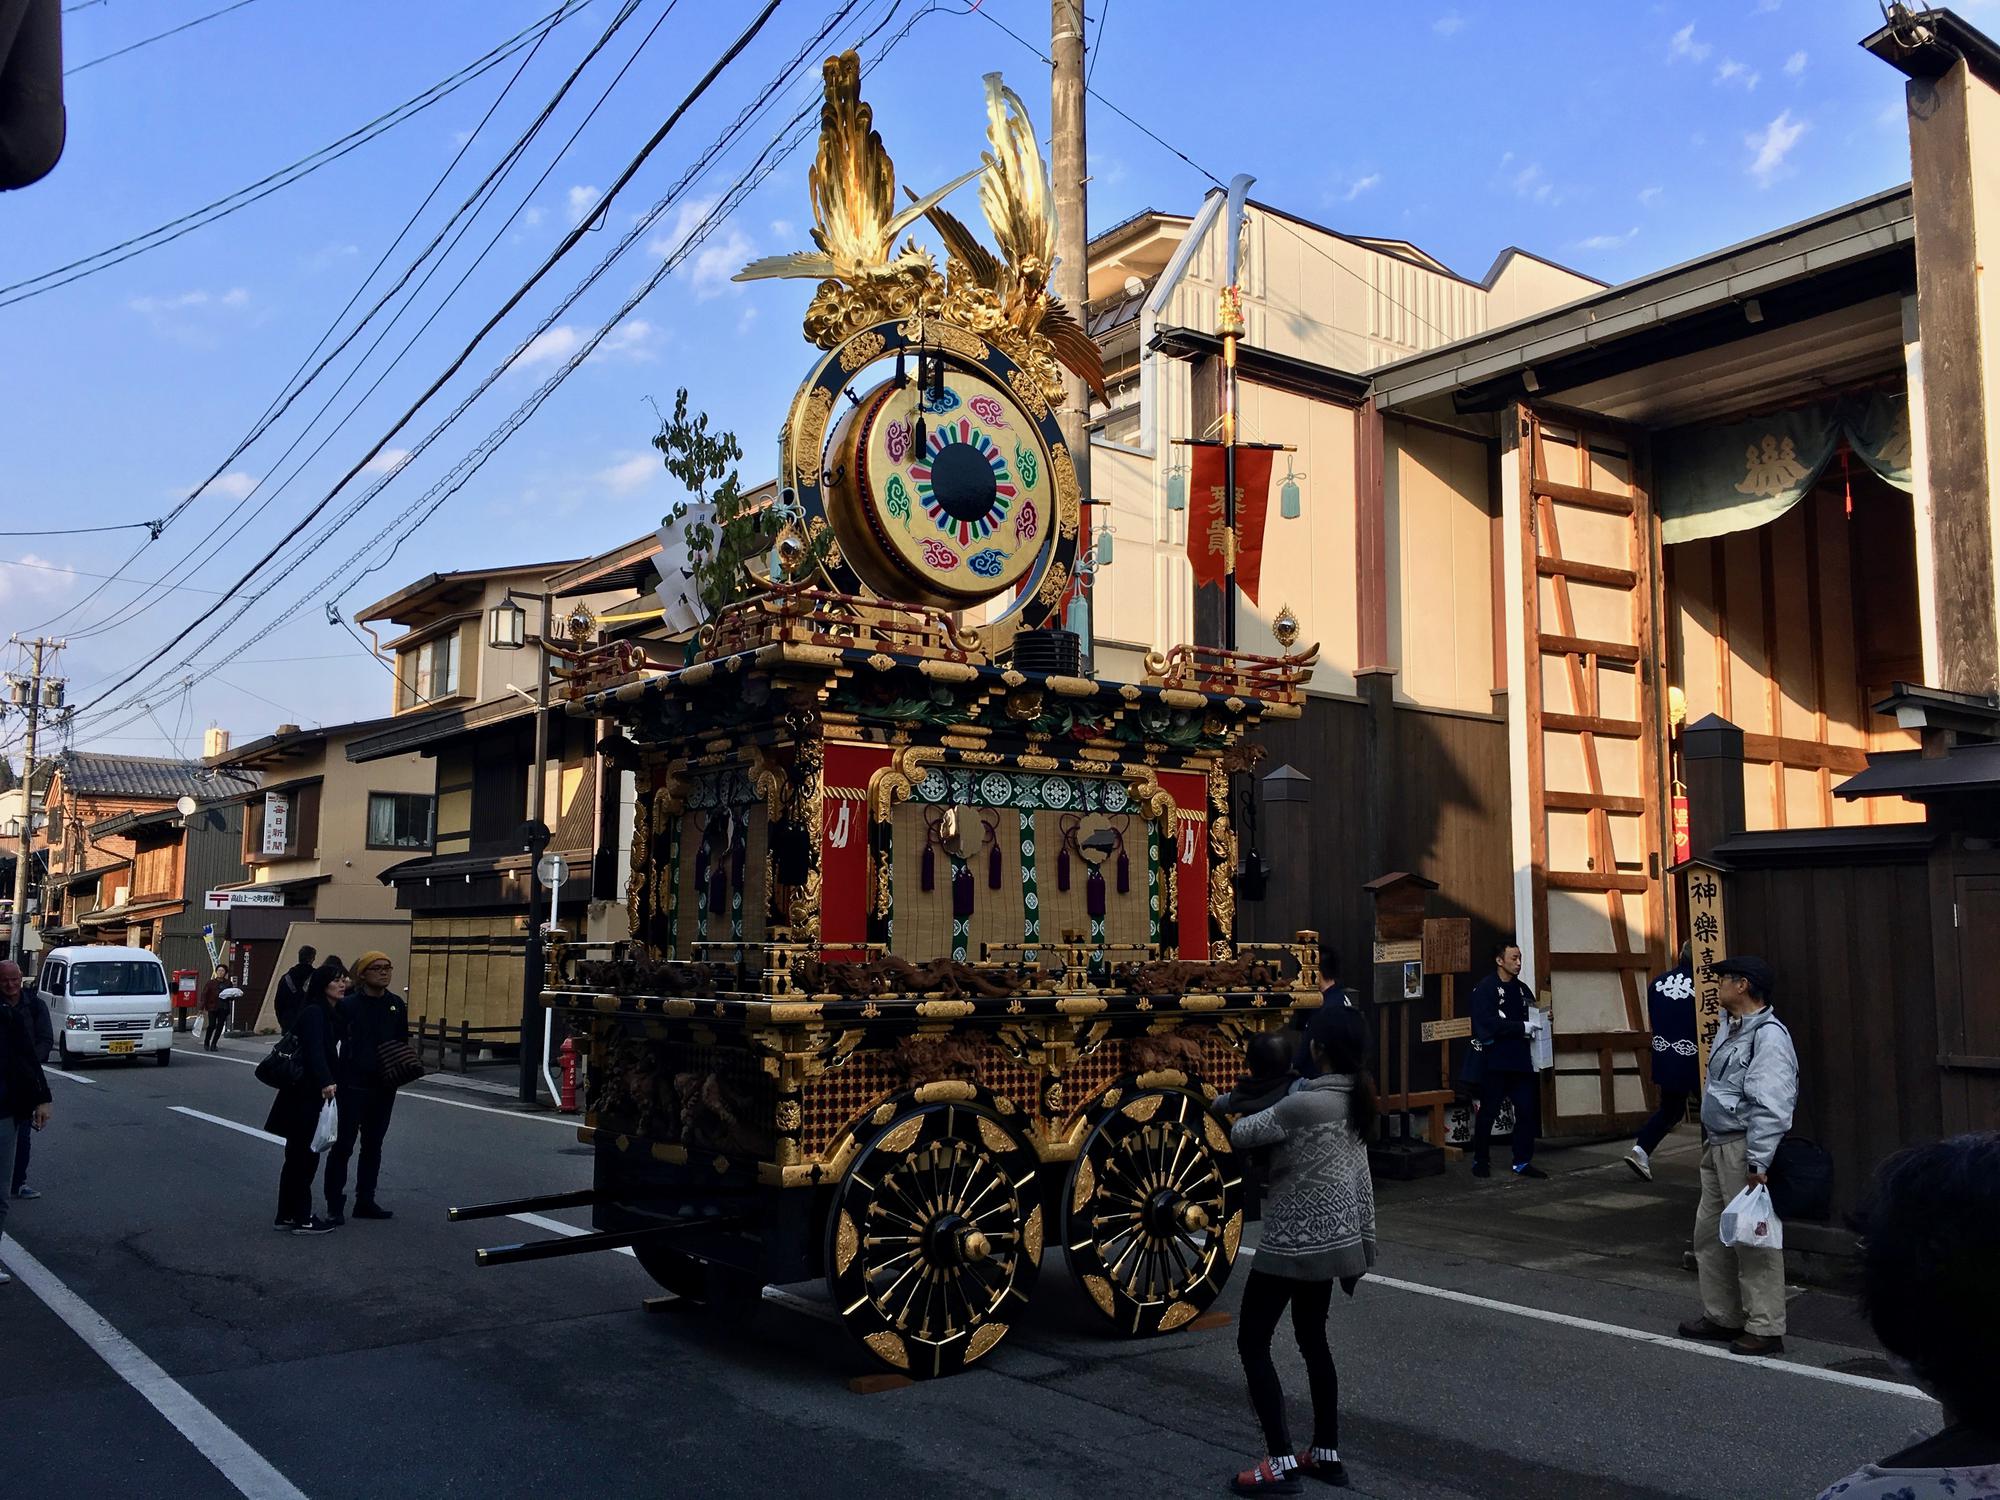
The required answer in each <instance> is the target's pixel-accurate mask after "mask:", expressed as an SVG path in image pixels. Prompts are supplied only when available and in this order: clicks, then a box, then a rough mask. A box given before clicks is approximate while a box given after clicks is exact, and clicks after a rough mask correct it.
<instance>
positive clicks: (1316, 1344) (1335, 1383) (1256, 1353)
mask: <svg viewBox="0 0 2000 1500" xmlns="http://www.w3.org/2000/svg"><path fill="white" fill-rule="evenodd" d="M1332 1303H1333V1283H1332V1282H1331V1281H1294V1280H1292V1279H1291V1278H1290V1277H1288V1276H1273V1275H1271V1274H1270V1273H1269V1272H1267V1271H1257V1270H1253V1271H1251V1273H1250V1275H1249V1277H1248V1279H1247V1280H1245V1281H1244V1283H1243V1306H1242V1307H1241V1308H1240V1309H1238V1311H1237V1314H1236V1352H1237V1354H1238V1355H1240V1356H1241V1357H1242V1360H1243V1373H1244V1375H1245V1376H1246V1377H1247V1378H1248V1380H1249V1382H1250V1406H1251V1409H1252V1410H1254V1411H1255V1412H1256V1413H1257V1421H1258V1423H1259V1424H1260V1425H1261V1426H1262V1427H1263V1429H1264V1451H1265V1453H1267V1454H1268V1455H1270V1456H1271V1457H1273V1458H1277V1457H1280V1456H1282V1455H1285V1454H1289V1453H1296V1452H1297V1451H1298V1450H1297V1449H1295V1448H1294V1447H1292V1436H1291V1428H1290V1427H1289V1426H1288V1425H1287V1423H1286V1421H1285V1389H1284V1387H1283V1386H1282V1385H1281V1384H1280V1383H1279V1381H1278V1367H1277V1366H1276V1365H1275V1364H1274V1363H1272V1361H1271V1339H1272V1337H1273V1335H1275V1334H1276V1333H1277V1331H1278V1319H1279V1318H1281V1317H1283V1316H1284V1312H1285V1308H1286V1306H1287V1305H1288V1304H1289V1305H1290V1307H1291V1309H1292V1336H1293V1338H1295V1339H1297V1340H1298V1345H1299V1355H1300V1357H1301V1358H1303V1359H1304V1360H1305V1362H1306V1379H1307V1381H1308V1383H1309V1384H1310V1385H1311V1387H1312V1409H1313V1438H1312V1445H1313V1447H1315V1448H1338V1447H1339V1446H1340V1376H1339V1374H1338V1372H1336V1371H1335V1369H1334V1366H1333V1350H1332V1349H1331V1348H1330V1347H1329V1346H1328V1345H1327V1341H1326V1314H1327V1309H1328V1308H1329V1307H1330V1306H1332Z"/></svg>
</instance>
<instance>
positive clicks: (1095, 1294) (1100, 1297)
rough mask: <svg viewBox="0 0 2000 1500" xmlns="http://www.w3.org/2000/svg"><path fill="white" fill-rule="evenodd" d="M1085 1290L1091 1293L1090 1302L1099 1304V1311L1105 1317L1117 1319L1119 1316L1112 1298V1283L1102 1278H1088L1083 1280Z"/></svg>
mask: <svg viewBox="0 0 2000 1500" xmlns="http://www.w3.org/2000/svg"><path fill="white" fill-rule="evenodd" d="M1083 1289H1084V1290H1085V1291H1086V1292H1088V1293H1090V1300H1091V1301H1092V1302H1095V1303H1096V1304H1097V1307H1098V1310H1099V1311H1100V1312H1102V1313H1103V1314H1104V1316H1105V1317H1107V1318H1115V1317H1117V1316H1118V1313H1117V1308H1116V1304H1115V1303H1114V1302H1113V1301H1112V1298H1111V1283H1110V1282H1108V1281H1106V1280H1105V1279H1104V1278H1103V1277H1102V1276H1086V1277H1084V1278H1083Z"/></svg>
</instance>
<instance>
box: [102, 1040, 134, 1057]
mask: <svg viewBox="0 0 2000 1500" xmlns="http://www.w3.org/2000/svg"><path fill="white" fill-rule="evenodd" d="M138 1046H139V1044H138V1043H137V1042H106V1043H105V1044H104V1050H105V1051H106V1052H109V1053H112V1054H113V1055H114V1056H115V1055H117V1054H119V1053H122V1052H133V1051H136V1050H137V1049H138Z"/></svg>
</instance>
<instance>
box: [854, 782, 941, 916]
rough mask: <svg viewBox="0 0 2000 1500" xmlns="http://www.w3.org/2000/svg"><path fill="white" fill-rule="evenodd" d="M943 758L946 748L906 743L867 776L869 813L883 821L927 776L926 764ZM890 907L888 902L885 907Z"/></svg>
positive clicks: (878, 820) (870, 815) (885, 908)
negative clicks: (925, 775)
mask: <svg viewBox="0 0 2000 1500" xmlns="http://www.w3.org/2000/svg"><path fill="white" fill-rule="evenodd" d="M943 759H944V751H943V750H942V749H940V748H938V747H937V746H934V745H905V746H904V747H903V748H902V749H900V750H898V751H897V752H896V753H895V754H894V755H893V756H891V757H890V759H889V764H888V765H886V766H884V767H883V768H882V769H881V770H879V771H877V772H876V773H875V774H874V775H873V776H871V777H869V778H868V815H869V817H871V818H873V819H875V820H876V821H877V822H881V821H882V820H883V819H885V818H887V817H888V816H889V814H890V813H891V812H893V811H895V807H896V804H897V803H898V802H900V801H902V800H903V799H904V798H905V797H907V796H909V795H910V793H911V792H912V791H913V790H914V789H915V788H916V785H917V783H918V782H920V781H922V780H923V779H924V774H925V773H924V768H925V767H926V766H933V765H936V764H937V763H938V762H939V761H941V760H943ZM882 909H883V910H884V911H886V910H888V907H887V906H886V905H885V906H884V907H883V908H882Z"/></svg>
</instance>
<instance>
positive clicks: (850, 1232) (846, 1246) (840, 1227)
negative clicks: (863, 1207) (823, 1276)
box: [833, 1208, 861, 1276]
mask: <svg viewBox="0 0 2000 1500" xmlns="http://www.w3.org/2000/svg"><path fill="white" fill-rule="evenodd" d="M860 1248H861V1232H860V1231H859V1230H858V1229H856V1228H855V1227H854V1216H853V1215H852V1214H850V1213H849V1212H848V1211H847V1210H846V1209H844V1208H843V1209H842V1210H841V1211H840V1222H839V1223H838V1224H836V1225H835V1226H834V1231H833V1270H834V1274H835V1275H836V1276H837V1275H839V1274H841V1273H842V1272H844V1271H845V1270H846V1269H847V1268H848V1266H850V1265H851V1264H853V1262H854V1254H855V1252H856V1251H857V1250H859V1249H860Z"/></svg>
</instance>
